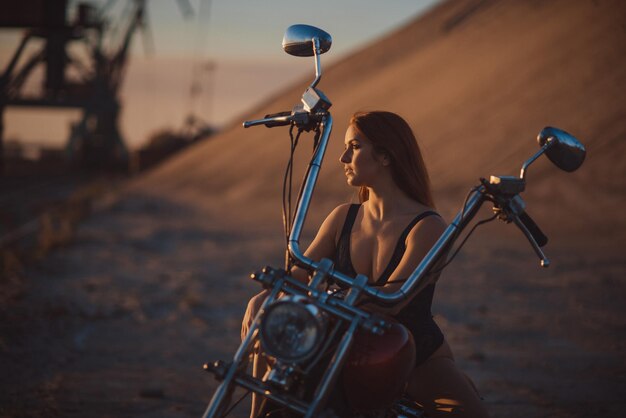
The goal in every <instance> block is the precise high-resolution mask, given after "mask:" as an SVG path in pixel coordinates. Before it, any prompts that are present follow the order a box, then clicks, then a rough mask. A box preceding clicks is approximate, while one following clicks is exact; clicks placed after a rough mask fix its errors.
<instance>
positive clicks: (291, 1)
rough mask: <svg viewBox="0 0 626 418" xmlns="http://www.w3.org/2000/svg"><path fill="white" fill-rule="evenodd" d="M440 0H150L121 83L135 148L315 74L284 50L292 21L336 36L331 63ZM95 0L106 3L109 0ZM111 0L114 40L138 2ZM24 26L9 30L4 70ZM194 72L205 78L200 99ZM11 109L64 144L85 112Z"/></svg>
mask: <svg viewBox="0 0 626 418" xmlns="http://www.w3.org/2000/svg"><path fill="white" fill-rule="evenodd" d="M439 1H440V0H392V1H386V2H383V1H380V0H341V1H337V0H334V1H331V0H317V1H299V0H271V1H259V0H256V1H254V0H213V1H208V0H190V1H189V2H185V1H184V0H182V1H175V0H149V1H148V13H147V18H148V19H147V21H148V23H149V30H148V31H144V32H140V33H138V34H137V35H136V36H135V38H134V41H133V44H132V48H131V58H130V60H129V64H128V68H127V73H126V77H125V80H124V84H123V86H122V91H121V92H120V95H121V98H122V100H123V104H124V108H123V113H122V117H121V131H122V134H123V136H124V137H125V139H126V141H127V143H128V145H129V146H130V147H136V146H138V145H140V144H142V143H143V142H145V140H146V138H147V137H148V136H149V135H150V134H152V133H154V132H156V131H158V130H161V129H164V128H170V129H180V128H182V125H183V121H184V120H185V118H186V116H187V115H189V114H192V113H193V114H195V115H196V116H198V117H199V118H201V119H202V120H204V121H206V122H208V123H212V124H215V125H223V124H224V123H227V122H229V121H232V120H233V119H234V118H235V119H236V118H237V116H238V115H239V114H241V113H243V112H245V111H246V109H248V108H250V107H252V106H254V105H255V104H257V103H259V102H260V101H262V100H264V99H265V98H267V97H268V95H270V94H272V93H273V92H275V91H276V90H278V89H281V88H284V87H285V86H286V85H288V84H291V83H293V82H294V81H296V80H298V79H300V78H301V77H302V76H303V75H305V74H307V73H311V72H312V71H313V66H312V62H310V60H307V59H301V58H295V57H290V56H289V55H287V54H285V53H284V52H283V51H282V49H281V41H282V37H283V33H284V31H285V29H286V28H287V27H288V26H289V25H292V24H295V23H306V24H311V25H314V26H318V27H320V28H322V29H324V30H326V31H327V32H329V33H330V34H331V35H332V37H333V45H332V48H331V51H330V52H329V53H328V54H326V55H324V62H325V63H329V62H332V61H335V60H337V59H339V58H341V57H342V56H344V55H345V54H346V53H348V52H350V51H351V50H354V49H355V48H358V47H360V46H363V45H365V44H367V43H368V42H370V41H372V40H373V39H375V38H377V37H379V36H381V35H382V34H384V33H386V32H388V31H390V30H392V29H394V28H395V27H397V26H399V25H401V24H404V23H406V22H408V21H410V20H411V19H413V18H414V17H415V16H416V15H417V14H418V13H420V12H423V11H425V10H427V9H428V8H430V7H432V6H433V5H434V4H436V3H438V2H439ZM75 3H76V1H72V0H70V4H75ZM92 3H94V4H97V5H100V6H102V5H104V4H107V1H105V0H98V1H92ZM110 4H111V6H110V8H109V9H108V14H110V15H111V16H113V19H112V24H111V33H116V34H118V36H117V38H113V41H116V40H117V41H119V37H120V36H119V34H120V33H122V31H123V29H124V24H125V20H124V16H125V15H124V13H123V12H124V11H125V10H128V8H129V7H130V6H131V2H130V1H125V0H118V1H116V2H111V3H110ZM185 4H187V5H188V6H187V7H185ZM181 5H182V6H183V7H181ZM189 6H190V7H189ZM186 10H188V11H193V14H191V13H188V12H187V11H186ZM70 15H71V12H70ZM120 16H121V17H120ZM116 28H117V30H115V29H116ZM20 33H21V32H20V31H16V30H0V66H2V68H3V69H4V67H5V66H6V64H7V62H8V60H9V58H10V55H11V54H12V53H13V51H14V50H15V48H16V47H17V42H18V41H19V37H20ZM113 44H115V42H113ZM207 63H211V64H212V65H211V66H207V65H206V64H207ZM207 67H208V68H211V69H212V70H206V68H207ZM203 68H204V69H203ZM193 74H195V75H193ZM192 81H195V82H196V84H197V87H198V89H197V91H198V93H197V95H195V96H194V97H193V98H192V96H191V94H190V89H191V85H192ZM31 84H33V83H31ZM37 85H38V82H37V83H35V86H37ZM4 117H5V127H6V130H5V138H16V139H19V140H21V141H24V142H42V141H46V142H47V143H50V144H54V145H62V144H64V142H65V140H66V138H67V135H68V132H69V122H70V121H76V120H77V119H78V118H79V113H78V112H75V111H74V112H68V111H60V110H55V111H40V110H37V111H33V110H22V109H17V110H16V109H14V108H9V109H8V110H7V111H5V116H4Z"/></svg>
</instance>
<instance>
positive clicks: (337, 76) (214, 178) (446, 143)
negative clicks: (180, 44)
mask: <svg viewBox="0 0 626 418" xmlns="http://www.w3.org/2000/svg"><path fill="white" fill-rule="evenodd" d="M625 20H626V8H625V7H624V5H623V4H622V3H621V2H619V1H613V2H609V1H603V2H592V1H577V2H567V1H551V2H533V1H521V2H499V1H482V2H476V1H458V2H449V3H446V4H444V5H442V6H441V7H438V8H436V9H434V10H433V11H431V12H430V13H429V14H427V15H426V16H424V17H422V18H420V19H419V20H417V21H416V22H413V23H412V24H410V25H408V26H406V27H404V28H401V29H400V30H398V31H396V32H395V33H392V34H391V35H389V36H388V37H386V38H384V39H382V40H380V41H377V42H374V43H372V44H371V45H369V46H367V47H365V48H363V50H361V51H359V52H357V53H355V54H353V55H352V56H349V57H348V58H346V59H345V60H343V61H341V62H339V63H337V64H336V65H333V66H329V67H326V68H325V73H324V77H323V80H322V82H321V84H320V88H321V89H322V90H323V91H324V92H325V93H326V94H327V95H328V97H330V98H331V100H332V101H333V103H334V105H333V107H332V111H333V114H334V118H335V128H334V133H333V137H332V139H331V142H332V144H331V146H330V147H329V151H328V154H327V160H326V162H325V166H324V168H323V171H322V173H323V174H322V176H321V180H320V188H319V196H323V198H321V197H318V199H321V200H320V201H321V204H320V206H319V208H320V209H319V210H317V211H315V212H313V215H312V216H313V217H314V218H315V219H316V220H317V219H318V218H319V217H320V216H321V215H320V214H321V213H325V212H326V211H327V209H328V206H329V205H332V204H336V203H339V202H341V201H344V200H346V198H349V197H350V196H352V193H351V191H350V190H348V189H347V188H346V187H345V186H344V182H343V178H342V174H341V171H340V166H339V164H337V163H336V156H338V155H339V150H340V148H341V147H342V138H343V132H344V131H345V127H346V121H347V119H348V118H349V116H350V114H351V113H352V112H353V111H355V110H361V109H386V110H392V111H396V112H398V113H400V114H402V115H403V116H405V117H406V118H407V120H409V121H410V123H411V125H412V126H413V128H414V130H415V131H416V133H417V135H418V137H419V139H420V141H421V143H422V146H423V148H424V151H425V154H426V160H427V164H428V166H429V167H430V171H431V176H432V179H433V183H434V188H435V192H436V194H437V196H438V197H439V198H440V199H443V200H442V202H445V204H443V205H441V204H440V206H441V209H442V211H444V213H447V214H450V213H452V211H453V210H454V209H455V207H456V206H455V205H457V204H458V203H457V202H460V201H461V199H462V197H463V195H464V193H465V191H466V189H467V188H468V187H469V186H471V185H473V184H474V183H475V182H476V180H477V178H478V177H480V176H488V175H490V174H517V173H518V172H519V171H518V170H519V168H520V167H521V163H522V162H523V160H524V159H525V158H527V157H528V156H530V155H531V154H532V153H534V152H535V150H536V143H535V142H534V138H535V136H536V135H537V133H538V132H539V130H541V128H543V127H544V126H547V125H550V126H557V127H560V128H562V129H564V130H566V131H569V132H570V133H572V134H573V135H575V136H577V137H579V138H580V139H581V140H582V141H583V142H584V143H585V145H586V146H587V147H588V158H587V161H586V162H585V165H584V166H583V168H582V169H581V170H580V171H579V172H577V173H574V174H573V175H565V174H561V173H560V172H558V170H557V169H556V168H553V167H551V164H550V163H548V162H547V160H546V159H542V160H541V161H539V162H538V163H536V164H535V166H534V167H532V168H531V170H530V174H529V180H530V181H531V183H530V184H529V193H528V196H529V202H530V203H529V205H530V208H531V209H530V211H531V212H532V213H534V215H535V216H536V217H537V218H538V219H539V220H543V221H547V220H548V219H550V216H552V215H551V213H554V212H558V213H559V222H560V224H561V225H562V226H563V227H564V228H565V229H568V230H571V229H574V230H576V231H578V230H581V228H584V229H585V230H586V231H589V230H591V229H596V228H600V229H601V230H602V231H605V232H609V231H614V230H615V228H614V225H615V223H617V224H618V225H619V226H620V229H624V226H626V216H625V215H624V211H620V210H617V207H618V204H619V202H621V201H623V199H624V197H625V195H624V193H625V191H626V188H625V187H624V186H625V180H624V178H625V174H626V164H625V162H624V159H623V158H622V155H624V152H625V151H626V141H624V140H623V138H624V137H626V117H624V116H625V115H626V103H625V100H624V96H623V91H624V89H625V87H626V60H625V59H624V58H623V45H625V44H626V31H625V30H624V22H625ZM277 42H279V40H277ZM330 53H332V50H331V52H330ZM293 59H298V58H293ZM322 59H324V57H323V58H322ZM311 68H312V69H313V67H311ZM308 81H309V80H302V82H300V83H296V84H295V85H294V86H293V88H291V89H288V90H287V91H284V92H283V93H282V94H280V95H277V97H276V99H275V100H272V101H270V102H268V103H267V104H266V105H264V106H261V107H260V108H258V109H255V110H254V111H253V112H251V113H248V114H246V115H244V117H245V118H258V117H262V116H263V115H264V114H266V113H270V112H274V111H279V110H287V109H290V108H291V107H292V106H293V105H294V104H296V103H298V101H299V96H300V94H301V92H302V91H303V89H304V87H305V86H306V84H307V83H308ZM242 119H243V118H242ZM287 143H288V137H287V134H286V128H281V129H274V130H268V129H265V128H256V129H250V130H244V129H243V128H241V127H240V126H237V125H235V126H232V127H231V128H230V129H228V130H227V131H226V132H224V133H223V134H222V135H220V136H219V137H217V138H215V139H213V140H211V141H209V142H206V143H202V144H199V145H197V146H196V147H194V148H192V149H189V150H188V151H186V152H185V153H184V155H181V156H179V157H177V158H175V159H173V160H172V161H170V162H168V163H167V164H165V165H164V166H163V167H161V168H159V169H158V170H156V171H155V172H153V173H151V174H150V175H148V176H146V177H145V178H144V179H141V180H140V181H139V182H138V185H137V187H139V189H142V190H145V191H149V190H150V191H156V192H157V193H159V194H161V195H163V196H166V195H167V196H170V197H176V198H178V197H183V196H184V198H185V200H186V201H187V202H188V203H190V204H198V205H201V206H203V207H205V208H206V209H209V210H210V211H211V213H213V214H214V216H218V217H221V216H226V215H228V217H229V218H230V217H231V216H234V217H235V218H246V219H250V220H260V219H264V218H265V217H266V216H268V215H269V216H271V213H272V210H273V209H271V208H274V207H275V205H276V202H278V199H279V192H280V187H279V185H280V179H281V175H282V170H283V167H284V164H285V161H286V158H287V150H288V146H287ZM308 152H309V149H307V150H306V155H308ZM303 154H305V153H303ZM306 155H303V156H302V157H301V158H303V159H306ZM552 197H554V199H553V198H552ZM251 202H254V206H255V208H256V210H255V211H253V212H249V211H247V210H245V208H247V207H248V204H250V203H251ZM448 206H450V207H448ZM564 207H566V208H568V210H563V208H564ZM239 208H241V209H243V210H241V209H239ZM598 209H600V210H601V211H602V212H603V213H604V214H605V215H604V216H602V217H597V216H594V213H595V212H596V211H597V210H598ZM314 210H315V208H314ZM274 212H276V211H275V210H274ZM274 217H275V218H276V219H278V214H275V215H274ZM581 218H582V219H585V222H581ZM274 225H275V223H273V224H272V226H274ZM564 228H561V229H564Z"/></svg>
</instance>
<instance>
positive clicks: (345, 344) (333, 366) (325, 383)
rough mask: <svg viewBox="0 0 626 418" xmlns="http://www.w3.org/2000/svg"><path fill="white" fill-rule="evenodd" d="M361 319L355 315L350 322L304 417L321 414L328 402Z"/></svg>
mask: <svg viewBox="0 0 626 418" xmlns="http://www.w3.org/2000/svg"><path fill="white" fill-rule="evenodd" d="M359 321H360V318H358V317H354V319H353V320H352V323H351V324H350V328H348V331H347V332H346V333H345V334H344V336H343V338H342V339H341V342H340V343H339V347H338V348H337V351H335V355H334V357H333V358H332V360H331V361H330V364H329V365H328V369H327V370H326V373H325V374H324V377H323V378H322V381H321V382H320V384H319V386H318V387H317V390H316V391H315V396H314V397H313V401H312V402H311V404H310V405H309V408H308V411H307V413H306V415H305V416H304V418H315V417H317V416H318V415H319V412H320V408H322V407H323V406H324V404H325V403H326V398H327V397H328V392H329V390H330V388H331V387H332V385H333V383H334V382H335V379H336V378H337V376H338V374H339V370H340V369H341V366H343V363H344V362H345V361H346V356H347V355H348V350H350V347H351V346H352V341H353V340H354V334H355V332H356V329H357V327H358V326H359Z"/></svg>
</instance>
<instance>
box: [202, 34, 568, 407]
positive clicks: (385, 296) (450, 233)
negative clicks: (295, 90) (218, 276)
mask: <svg viewBox="0 0 626 418" xmlns="http://www.w3.org/2000/svg"><path fill="white" fill-rule="evenodd" d="M313 41H314V42H313V45H314V49H315V50H316V53H315V60H316V79H315V81H314V83H313V84H312V85H311V86H309V88H308V89H307V91H305V94H304V96H303V102H304V101H305V97H306V95H307V93H308V92H309V91H310V90H311V89H312V90H314V92H315V93H318V94H320V95H321V96H322V97H324V98H325V96H323V93H321V92H319V91H317V90H315V85H316V84H317V83H318V82H319V80H320V78H321V70H320V65H319V57H318V55H319V54H318V53H317V48H318V47H319V46H318V45H319V44H318V43H317V42H316V41H315V39H314V40H313ZM329 106H330V103H328V106H327V107H329ZM327 107H326V108H323V107H322V109H321V110H320V109H306V107H305V109H304V110H302V108H298V110H297V111H296V110H295V108H294V111H293V112H292V115H291V116H286V115H285V114H280V115H279V116H273V117H269V116H266V117H265V118H264V119H260V120H256V121H248V122H244V127H250V126H255V125H260V124H266V126H268V127H271V126H277V125H271V123H275V122H278V123H279V124H283V125H284V124H288V123H291V124H294V125H296V126H298V127H299V128H300V129H305V127H306V130H310V129H311V122H312V121H313V122H314V125H315V129H316V130H318V129H319V132H320V136H319V138H320V139H319V141H318V143H317V146H316V147H315V149H314V151H313V156H312V158H311V161H310V163H309V166H308V169H307V172H306V174H305V177H304V179H303V185H302V193H301V196H300V199H299V200H298V202H297V208H296V212H295V214H294V222H293V226H292V229H291V232H290V235H289V238H288V245H287V246H288V251H289V254H290V255H291V256H292V257H293V259H294V260H295V261H296V263H297V264H299V265H300V266H303V267H305V268H306V269H308V270H309V271H312V272H313V274H312V275H311V279H310V281H309V283H308V284H304V283H302V282H300V281H298V280H296V279H294V278H293V277H291V276H289V275H288V274H286V272H282V273H281V272H278V271H275V270H272V269H264V270H263V272H261V273H257V274H254V275H252V277H253V278H254V279H255V280H257V281H259V282H261V283H262V284H263V286H264V287H266V288H269V289H271V292H270V294H269V296H268V297H267V298H266V299H265V301H264V302H263V303H262V305H261V308H260V309H259V312H258V314H257V316H256V317H255V319H254V320H253V322H252V324H251V326H250V329H249V330H248V333H247V334H246V336H245V338H244V339H243V341H242V343H241V345H240V346H239V348H238V349H237V351H236V353H235V355H234V357H233V359H232V362H231V363H230V364H228V365H223V364H221V363H219V362H217V363H215V364H214V365H205V368H206V369H208V370H209V371H211V372H213V373H214V374H215V375H216V376H217V378H218V379H220V380H222V381H221V383H220V384H219V386H218V387H217V389H216V391H215V393H214V395H213V398H212V399H211V402H210V403H209V405H208V407H207V409H206V411H205V413H204V415H203V417H205V418H217V417H221V414H223V411H224V409H225V408H226V407H227V406H228V405H224V403H225V401H226V400H229V398H230V395H231V393H232V390H233V389H234V385H238V386H241V387H243V388H245V389H248V390H250V391H252V392H255V393H257V394H259V395H261V396H264V397H266V398H267V399H269V400H271V401H274V402H276V403H278V404H280V405H282V406H285V407H287V408H289V409H291V410H293V411H295V412H297V413H300V414H302V415H303V416H304V417H305V418H314V417H316V416H318V415H319V413H320V411H321V410H322V408H323V407H324V405H325V401H326V399H327V397H328V395H329V392H330V389H331V388H332V385H333V383H334V382H335V380H336V379H337V377H338V375H339V372H340V371H341V366H342V365H343V363H344V362H345V360H346V358H347V355H348V353H349V350H350V347H351V345H352V342H353V339H354V335H355V333H356V331H357V330H358V329H359V327H364V328H365V329H367V330H369V331H371V332H374V333H379V334H382V333H384V330H385V328H386V326H387V324H386V323H385V321H384V320H382V319H381V318H379V317H377V316H376V315H374V314H371V313H369V312H367V311H364V310H362V309H360V308H358V307H356V306H355V303H356V301H357V299H358V298H359V296H362V295H367V296H368V297H369V298H371V300H372V301H374V302H380V303H381V304H386V305H389V304H396V303H400V302H402V301H404V300H407V299H409V298H410V297H412V296H413V295H415V294H417V293H418V292H419V291H421V290H422V289H423V288H424V287H426V286H427V285H428V284H429V283H430V282H431V281H432V280H433V279H434V278H435V277H436V276H437V274H432V275H431V274H429V273H430V272H431V271H433V269H435V268H436V267H438V266H439V265H440V262H442V261H443V260H444V259H445V257H446V256H447V254H448V251H449V249H450V248H451V247H452V246H453V245H454V243H455V242H456V240H457V239H458V238H459V236H460V234H461V232H462V231H463V230H464V229H465V228H466V227H467V225H468V224H469V223H470V222H471V221H472V219H473V218H474V217H475V216H476V214H477V213H478V211H479V209H480V208H481V206H482V205H483V203H485V202H486V201H490V202H492V203H493V204H494V207H497V208H498V209H499V210H501V211H502V213H503V218H504V220H505V221H507V222H514V223H515V224H516V225H517V226H518V227H519V228H520V229H521V231H522V232H523V233H524V235H525V236H526V237H527V239H528V240H529V242H530V244H531V246H532V247H533V249H534V250H535V253H536V254H537V255H538V256H539V258H540V259H541V265H542V266H544V267H547V266H548V265H549V261H548V259H547V258H546V257H545V255H544V254H543V252H542V250H541V248H540V246H539V245H538V244H537V241H536V240H535V238H534V237H533V235H532V233H531V232H530V231H529V230H528V228H527V227H526V225H525V224H524V223H523V222H522V221H520V218H519V216H518V215H520V214H521V213H522V212H523V201H521V198H519V193H520V192H521V191H523V189H524V186H525V174H526V169H527V168H528V166H529V165H530V164H531V163H533V162H534V161H535V160H536V159H537V158H538V157H539V156H540V155H542V154H543V153H545V152H546V151H547V150H548V149H549V148H550V147H552V146H553V145H554V144H555V142H556V141H553V140H552V139H554V138H548V139H547V140H546V142H545V144H543V145H542V147H541V149H540V150H539V151H538V152H537V153H536V154H535V155H533V156H532V157H531V158H530V159H528V160H527V161H526V162H525V163H524V165H523V166H522V170H521V173H520V177H519V178H516V177H513V178H504V177H503V178H497V179H498V180H502V181H504V182H506V181H510V182H512V184H513V185H514V186H515V187H516V189H515V190H516V191H515V192H513V193H507V192H502V191H499V189H498V188H497V187H496V186H494V185H493V184H494V183H490V182H488V181H486V180H484V179H481V182H482V185H480V186H478V187H476V188H475V193H472V194H471V195H470V196H469V197H468V199H467V200H466V202H465V203H464V205H463V207H462V208H461V210H459V212H458V213H457V215H456V216H455V218H454V219H453V221H452V222H451V223H450V225H449V226H448V227H447V228H446V229H445V230H444V232H443V234H442V235H441V237H440V238H439V239H438V240H437V242H436V243H435V244H434V245H433V247H432V248H431V249H430V251H429V252H428V253H427V254H426V256H425V257H424V258H423V259H422V261H421V262H420V263H419V265H418V266H417V267H416V269H415V270H414V271H413V272H412V273H411V275H410V276H409V277H408V279H407V280H406V281H405V283H404V284H403V285H402V286H401V287H400V289H398V290H397V291H395V292H391V293H386V292H384V291H382V290H381V289H380V288H375V287H371V286H368V284H367V283H368V278H367V277H366V276H364V275H357V276H356V277H350V276H347V275H345V274H343V273H341V272H339V271H336V270H334V268H333V263H332V261H331V260H329V259H322V260H319V261H316V260H312V259H310V258H308V257H306V256H305V255H304V253H303V252H302V250H301V249H300V236H301V233H302V229H303V226H304V224H305V221H306V218H307V214H308V210H309V207H310V205H311V200H312V197H313V194H314V191H315V187H316V184H317V179H318V175H319V172H320V170H321V167H322V162H323V159H324V155H325V153H326V148H327V145H328V141H329V138H330V133H331V131H332V126H333V118H332V115H331V114H330V112H328V110H327ZM303 114H305V115H304V116H305V117H304V118H303V117H302V116H303ZM299 124H300V125H301V126H299ZM520 207H521V209H520ZM331 279H332V280H334V281H335V282H338V283H342V284H344V285H346V286H347V287H348V288H349V291H348V293H347V295H346V297H345V299H343V300H342V299H339V298H333V297H330V296H329V295H328V294H327V293H326V292H325V290H324V289H323V285H324V284H325V283H326V282H327V281H328V280H331ZM281 293H286V294H294V295H302V296H306V297H308V298H309V299H310V300H311V303H314V304H315V305H316V306H317V307H318V308H320V309H322V310H324V311H326V312H328V313H330V314H331V315H334V316H335V317H337V318H339V319H340V320H343V321H345V322H346V323H348V324H349V327H348V330H347V332H345V333H344V335H343V337H342V338H341V340H340V342H339V344H338V346H337V348H336V349H335V352H334V355H333V357H332V359H331V361H330V363H329V365H328V368H327V370H326V372H325V373H324V375H323V377H322V380H321V381H320V384H319V385H318V387H317V390H316V392H315V394H314V396H313V400H312V401H311V402H310V403H309V404H307V403H305V402H303V401H302V400H300V399H297V398H295V397H293V396H291V395H290V394H288V393H284V391H282V392H281V391H275V390H274V388H273V387H272V386H270V385H268V384H266V383H265V382H263V381H262V380H261V379H257V378H253V377H251V376H250V375H248V374H247V373H246V370H245V369H246V368H247V364H248V361H247V360H248V358H249V356H250V354H251V353H252V352H253V348H254V343H255V341H257V337H258V333H259V327H260V323H261V319H262V317H263V313H264V312H265V310H266V308H267V307H268V306H269V305H271V304H272V303H273V302H274V301H275V300H276V299H277V298H278V296H279V295H280V294H281ZM242 371H243V373H242Z"/></svg>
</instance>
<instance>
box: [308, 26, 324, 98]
mask: <svg viewBox="0 0 626 418" xmlns="http://www.w3.org/2000/svg"><path fill="white" fill-rule="evenodd" d="M311 41H312V42H313V53H314V55H315V80H313V82H312V83H311V85H310V86H309V88H315V86H317V83H319V82H320V80H321V79H322V66H321V65H320V40H319V38H317V37H315V38H313V39H311Z"/></svg>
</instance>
